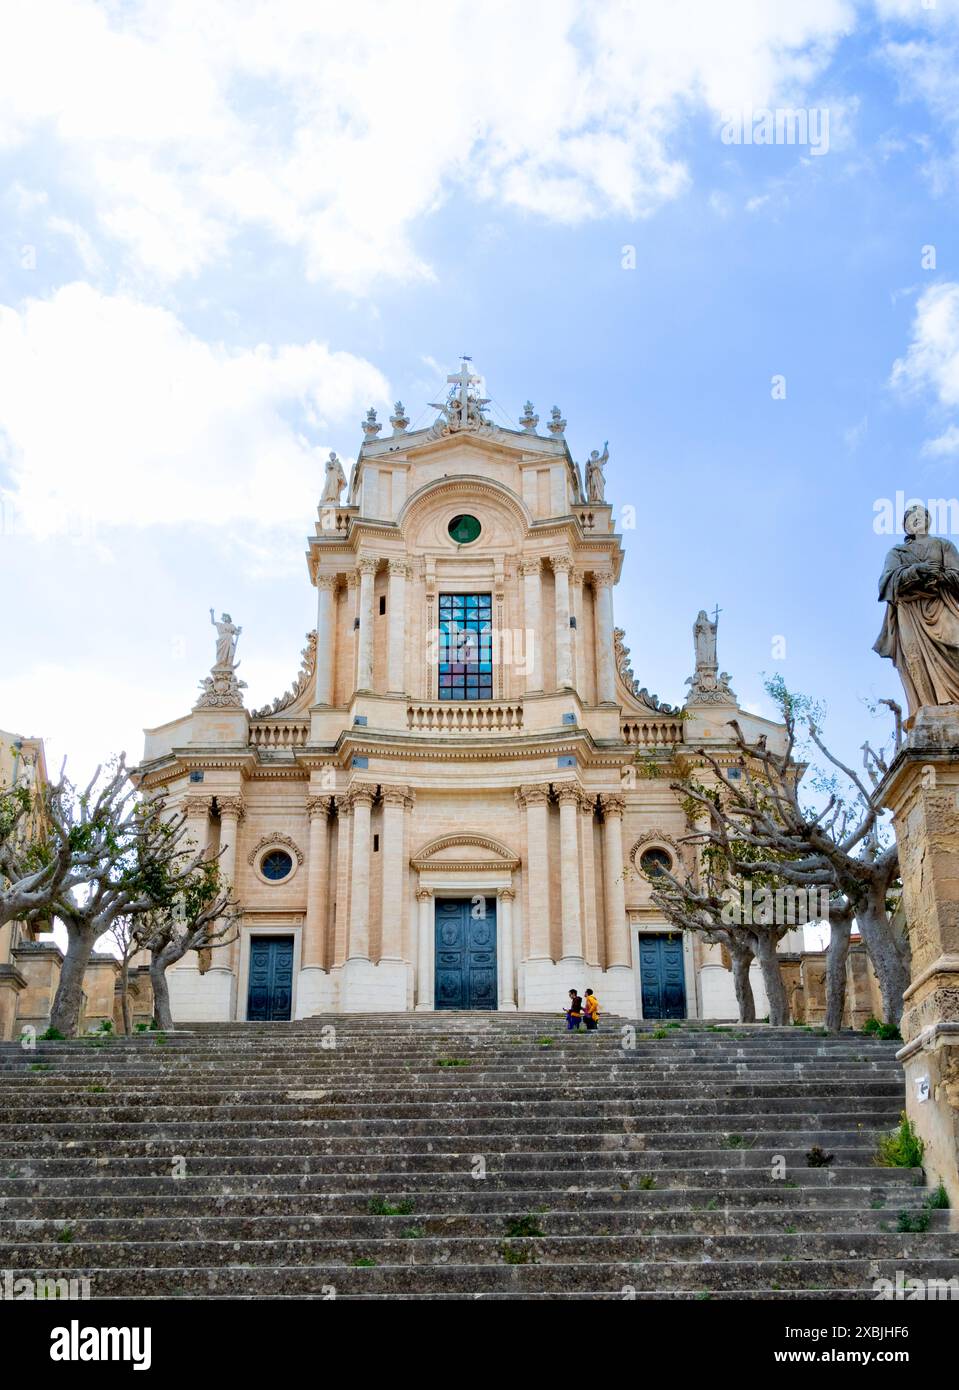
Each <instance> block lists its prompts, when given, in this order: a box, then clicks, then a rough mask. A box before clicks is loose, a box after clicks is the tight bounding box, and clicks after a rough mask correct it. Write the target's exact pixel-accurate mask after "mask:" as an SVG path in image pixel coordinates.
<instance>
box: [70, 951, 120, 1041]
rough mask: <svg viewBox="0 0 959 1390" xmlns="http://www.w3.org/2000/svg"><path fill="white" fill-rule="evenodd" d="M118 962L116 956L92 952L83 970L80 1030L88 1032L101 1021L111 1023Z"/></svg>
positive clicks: (118, 971) (118, 969) (118, 970)
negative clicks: (83, 999) (82, 1005)
mask: <svg viewBox="0 0 959 1390" xmlns="http://www.w3.org/2000/svg"><path fill="white" fill-rule="evenodd" d="M119 973H120V962H119V961H118V960H117V958H116V956H109V955H105V954H101V953H99V952H94V954H93V955H92V956H91V957H90V960H89V962H88V963H87V968H86V970H84V972H83V994H84V998H85V1000H86V1004H85V1008H84V1012H83V1017H82V1018H81V1020H80V1032H81V1033H82V1032H90V1031H91V1030H93V1029H96V1028H99V1027H100V1025H101V1023H111V1024H112V1023H113V1021H114V1018H113V1015H114V998H115V995H116V983H117V976H118V975H119Z"/></svg>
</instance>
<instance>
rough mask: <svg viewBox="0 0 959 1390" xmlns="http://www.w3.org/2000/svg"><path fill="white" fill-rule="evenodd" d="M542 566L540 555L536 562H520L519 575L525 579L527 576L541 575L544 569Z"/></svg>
mask: <svg viewBox="0 0 959 1390" xmlns="http://www.w3.org/2000/svg"><path fill="white" fill-rule="evenodd" d="M542 564H543V562H542V559H541V558H540V557H539V556H538V555H537V557H536V558H535V560H529V559H527V560H520V562H519V566H518V569H519V573H520V575H521V576H522V577H523V578H524V579H525V578H526V576H527V575H530V574H539V573H540V570H541V568H542Z"/></svg>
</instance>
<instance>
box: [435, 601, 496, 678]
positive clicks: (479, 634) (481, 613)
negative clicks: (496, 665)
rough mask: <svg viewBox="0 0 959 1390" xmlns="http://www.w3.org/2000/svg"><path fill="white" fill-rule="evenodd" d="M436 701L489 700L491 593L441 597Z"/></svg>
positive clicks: (491, 653) (491, 655) (490, 674)
mask: <svg viewBox="0 0 959 1390" xmlns="http://www.w3.org/2000/svg"><path fill="white" fill-rule="evenodd" d="M439 603H440V607H439V621H440V646H439V698H440V699H441V700H492V698H493V608H492V596H491V595H490V594H440V597H439Z"/></svg>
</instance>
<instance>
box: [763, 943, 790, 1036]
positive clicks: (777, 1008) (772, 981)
mask: <svg viewBox="0 0 959 1390" xmlns="http://www.w3.org/2000/svg"><path fill="white" fill-rule="evenodd" d="M755 941H756V959H757V960H758V961H759V968H760V970H761V971H762V974H763V984H764V985H765V986H766V998H767V999H768V1000H769V1022H770V1023H771V1024H773V1025H774V1026H775V1027H776V1028H784V1027H785V1026H786V1024H787V1023H788V1022H789V1000H788V999H787V997H786V986H785V984H784V983H783V976H782V971H781V970H780V968H779V956H778V955H777V954H776V945H777V943H776V939H775V937H774V936H772V935H771V934H770V933H768V932H763V931H760V932H757V933H756V934H755Z"/></svg>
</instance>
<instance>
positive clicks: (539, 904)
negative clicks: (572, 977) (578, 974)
mask: <svg viewBox="0 0 959 1390" xmlns="http://www.w3.org/2000/svg"><path fill="white" fill-rule="evenodd" d="M516 795H517V800H518V801H519V804H520V805H521V806H522V807H524V808H525V810H526V884H527V901H528V903H529V911H528V913H527V921H528V924H529V958H530V960H551V959H552V956H551V954H550V943H549V839H548V835H547V820H546V817H547V814H548V800H549V787H548V786H524V787H520V789H519V791H518V792H517V794H516Z"/></svg>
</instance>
